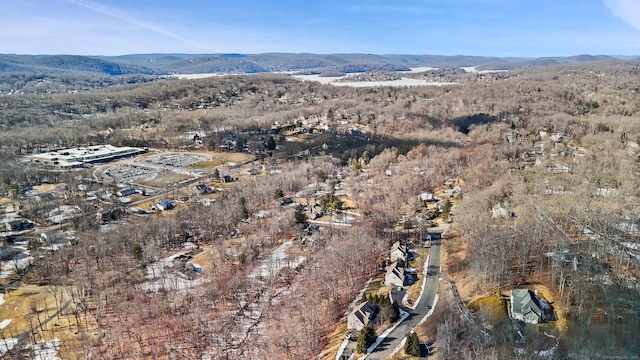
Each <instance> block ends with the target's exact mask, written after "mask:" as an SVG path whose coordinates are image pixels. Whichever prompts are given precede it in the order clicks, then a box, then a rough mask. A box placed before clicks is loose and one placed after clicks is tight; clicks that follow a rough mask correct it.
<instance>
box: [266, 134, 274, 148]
mask: <svg viewBox="0 0 640 360" xmlns="http://www.w3.org/2000/svg"><path fill="white" fill-rule="evenodd" d="M265 147H266V148H267V149H269V150H275V149H276V139H274V138H273V136H269V139H268V140H267V144H266V145H265Z"/></svg>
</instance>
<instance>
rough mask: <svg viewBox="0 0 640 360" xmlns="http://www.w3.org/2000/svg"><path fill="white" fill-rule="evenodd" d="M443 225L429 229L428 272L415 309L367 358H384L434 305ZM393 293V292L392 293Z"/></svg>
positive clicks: (410, 311) (380, 359)
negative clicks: (430, 238) (430, 237)
mask: <svg viewBox="0 0 640 360" xmlns="http://www.w3.org/2000/svg"><path fill="white" fill-rule="evenodd" d="M444 229H445V227H438V228H432V229H430V230H431V231H430V233H431V232H433V233H431V236H432V241H431V250H430V251H429V263H428V264H427V266H428V269H429V272H428V275H427V276H426V278H425V289H424V293H423V294H422V297H421V298H420V301H419V302H418V304H417V305H416V308H415V310H411V309H406V310H408V311H409V317H407V318H406V319H405V320H404V321H403V322H402V323H401V324H400V325H398V327H396V328H395V329H394V330H393V331H392V332H391V333H390V334H389V335H388V336H387V337H386V338H385V339H384V340H383V341H382V342H381V343H380V345H378V346H377V347H376V348H375V350H374V351H373V352H372V353H371V354H369V356H367V359H373V360H383V359H386V358H387V357H388V356H389V355H390V354H391V352H393V350H395V348H396V347H398V346H399V345H400V342H401V341H402V339H404V337H405V336H407V334H409V332H411V330H412V329H413V328H414V327H415V326H416V325H417V324H418V322H420V320H422V319H423V318H424V317H425V316H426V315H427V313H428V312H429V310H430V309H431V307H432V306H433V305H434V304H433V302H434V301H435V297H436V293H437V291H438V274H439V273H440V241H441V235H442V231H444ZM392 295H393V293H392Z"/></svg>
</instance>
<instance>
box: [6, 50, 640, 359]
mask: <svg viewBox="0 0 640 360" xmlns="http://www.w3.org/2000/svg"><path fill="white" fill-rule="evenodd" d="M489 60H491V59H487V61H489ZM596 60H602V59H596ZM65 61H66V60H65ZM167 61H178V60H176V59H173V58H172V59H167ZM180 61H182V60H180ZM189 61H191V60H189ZM198 61H204V60H198ZM196 62H197V61H196ZM139 65H140V64H139V63H138V65H136V66H139ZM91 66H98V65H91ZM99 66H102V65H99ZM102 69H103V70H104V71H105V72H107V73H109V71H111V70H114V69H112V68H108V69H106V68H104V67H102ZM105 69H106V70H105ZM109 69H111V70H109ZM107 70H108V71H107ZM115 70H117V71H119V72H121V73H125V72H126V70H127V69H126V68H117V69H115ZM115 70H114V71H115ZM264 70H267V71H270V70H272V69H264ZM261 71H262V70H261ZM639 71H640V65H639V64H638V63H637V62H633V61H620V60H610V61H594V62H584V63H572V64H565V65H557V66H552V67H542V68H537V67H533V68H528V69H520V70H510V71H509V72H507V73H466V72H462V71H461V70H459V69H440V70H431V71H428V72H424V73H418V74H413V75H411V76H415V77H417V78H421V79H431V80H433V79H439V78H441V79H442V81H446V82H449V83H452V84H450V85H445V86H417V87H386V86H380V87H338V86H332V85H322V84H320V83H316V82H303V81H299V80H296V79H295V78H292V77H290V76H287V75H276V74H255V75H233V76H221V77H212V78H206V79H196V80H175V79H157V78H142V79H144V81H145V82H143V83H134V84H126V85H122V82H124V81H123V80H120V79H123V78H118V79H119V80H117V81H116V80H114V78H112V77H104V78H101V79H102V80H101V81H104V86H102V85H100V86H97V85H95V83H94V85H91V86H87V87H86V88H84V89H83V90H82V91H79V92H64V91H56V92H35V93H34V92H29V91H23V92H22V93H15V92H13V93H11V94H9V92H11V91H4V92H3V93H1V94H0V130H1V131H0V152H1V154H0V155H1V156H2V163H3V166H2V167H0V198H2V199H3V201H2V202H1V203H0V204H1V205H2V206H5V207H8V206H9V205H10V206H12V208H16V209H21V214H20V215H21V216H24V217H28V218H30V219H32V221H34V222H35V223H36V225H38V227H42V228H45V227H47V228H48V227H50V226H52V224H51V223H47V220H46V218H47V216H46V214H48V213H47V211H50V210H51V209H53V208H60V207H61V206H63V205H65V206H77V207H78V208H79V209H80V210H78V215H77V216H76V217H75V218H74V219H73V220H72V221H69V222H68V223H67V224H64V226H66V227H65V229H67V230H70V231H73V232H74V241H73V242H72V243H73V244H72V245H71V246H66V247H63V248H61V249H59V250H56V251H48V252H47V253H46V256H44V255H43V256H41V257H36V256H34V260H33V262H32V263H31V265H30V266H29V267H28V268H26V269H24V270H20V271H17V272H15V274H13V275H12V276H11V277H9V279H8V280H7V279H3V280H6V281H4V283H3V285H4V286H5V289H7V291H9V289H11V287H16V288H18V287H24V286H27V285H29V286H30V285H33V286H36V285H38V286H48V287H50V289H54V290H50V291H53V293H56V294H58V292H59V293H60V294H62V293H64V294H65V295H64V296H65V297H63V295H60V298H61V299H67V298H69V299H71V301H70V302H69V304H70V305H67V306H66V307H64V313H65V314H67V315H68V316H69V318H71V319H72V320H69V324H67V325H65V326H69V328H70V329H72V330H71V331H70V333H71V334H73V335H69V334H67V335H65V336H62V335H60V334H61V333H62V331H61V330H59V331H60V333H58V334H57V335H56V336H57V337H58V338H61V339H62V343H63V346H62V350H60V351H61V352H62V353H64V358H74V357H77V358H122V359H128V358H131V359H133V358H146V357H149V358H151V357H153V358H162V359H170V358H171V359H193V358H203V359H204V358H216V359H217V358H246V359H274V358H282V359H301V358H306V359H311V358H315V357H316V356H318V355H319V354H322V355H323V356H325V357H331V356H334V358H335V352H333V353H330V351H334V350H327V348H326V346H327V344H328V343H329V340H330V335H331V334H332V333H333V332H334V331H335V330H336V327H337V326H338V325H337V324H339V321H340V319H341V318H343V315H344V313H345V312H347V311H349V304H350V303H351V302H352V301H353V300H354V298H355V297H356V296H357V294H358V293H359V292H360V290H361V289H362V288H363V286H364V285H365V283H366V282H367V280H368V279H370V278H371V277H373V276H376V275H378V274H379V273H380V268H381V267H382V266H383V265H385V264H384V261H385V260H384V259H385V257H386V255H385V254H386V253H387V251H388V249H389V246H390V245H391V244H392V243H393V242H395V241H397V240H402V241H406V240H408V239H411V240H412V241H413V240H416V238H418V237H420V236H422V235H421V234H426V228H428V227H429V226H431V225H432V224H433V223H432V218H431V219H430V218H429V216H428V211H429V210H430V208H429V206H427V205H424V204H423V203H421V201H419V200H418V199H419V198H418V196H419V195H420V194H422V193H425V192H429V193H436V192H443V191H444V190H446V189H453V187H454V185H456V184H460V188H459V189H458V190H456V192H455V194H452V195H451V196H450V197H447V199H448V200H449V202H448V203H447V209H446V211H444V213H445V214H444V215H443V210H444V209H442V208H440V209H437V212H438V219H439V220H438V221H442V222H445V221H447V220H449V221H450V222H451V228H450V229H449V231H448V232H447V233H445V235H446V236H445V238H444V239H443V242H442V246H443V249H444V251H443V252H444V254H445V255H446V258H444V259H443V270H444V271H445V273H444V274H443V277H444V278H446V279H450V280H451V281H452V282H453V283H454V284H455V285H456V286H457V288H458V289H459V296H460V297H461V298H460V300H461V301H462V302H464V303H465V304H467V303H468V302H469V301H470V300H471V299H473V298H474V297H479V296H486V295H491V294H495V293H499V292H501V291H510V290H511V289H513V288H518V287H523V286H527V285H528V286H540V287H541V288H542V287H544V288H545V289H548V291H549V294H551V295H553V298H554V304H553V305H554V307H555V309H556V312H557V314H558V317H559V318H561V319H562V324H561V325H558V326H557V329H554V331H556V330H557V332H555V333H554V334H555V336H557V338H558V346H557V348H556V349H555V352H554V353H553V355H552V356H553V357H557V358H586V357H585V356H586V355H585V354H590V356H591V354H600V355H602V356H605V354H606V356H633V355H635V354H638V353H639V352H640V343H639V342H638V339H637V336H636V334H637V332H638V330H640V316H639V315H640V314H639V313H638V309H639V306H638V305H639V304H640V293H639V291H640V288H639V287H638V279H639V276H640V274H639V273H638V270H639V266H640V252H639V249H640V245H639V244H640V241H639V237H640V231H639V230H638V227H639V226H640V225H639V223H640V207H639V206H640V198H639V196H640V193H638V189H639V188H640V182H639V180H638V179H639V176H638V175H639V173H640V166H639V164H640V162H639V160H640V158H639V156H640V145H639V144H640V98H639V97H638V91H640V90H639V89H640V76H638V75H639V73H638V72H639ZM48 76H52V75H46V76H43V77H42V81H41V82H46V81H47V77H48ZM55 76H56V77H57V79H58V81H62V82H64V81H65V80H64V79H65V75H55ZM69 76H70V77H72V76H76V75H69ZM78 76H79V75H78ZM132 76H133V75H132ZM147 80H148V81H149V82H146V81H147ZM10 81H14V82H15V83H20V81H23V83H22V84H23V86H26V85H24V84H26V83H29V84H31V85H29V86H36V85H34V84H37V83H38V82H29V81H28V80H26V79H21V78H19V77H18V78H11V80H10ZM70 81H71V80H70ZM41 82H40V83H41ZM111 82H115V83H111ZM195 135H197V137H196V136H195ZM96 144H111V145H115V146H135V147H140V148H148V150H150V151H152V152H153V151H156V150H157V151H175V152H193V153H199V154H207V155H208V156H211V159H212V160H211V161H210V163H209V164H208V165H211V164H214V160H216V159H221V160H220V162H219V163H215V164H214V165H212V166H215V174H216V175H215V176H214V175H213V172H211V175H208V177H206V182H207V183H208V184H209V185H210V186H212V187H213V188H214V191H215V192H216V194H215V198H213V200H212V202H210V203H207V202H202V201H200V202H198V201H196V200H201V198H200V197H198V196H194V195H192V194H186V193H180V189H178V184H179V182H178V180H173V179H172V180H171V181H169V182H168V183H169V185H166V186H165V188H164V189H160V190H164V191H165V192H166V194H167V196H171V195H170V194H171V187H173V188H174V190H173V192H174V195H173V197H172V198H171V199H172V200H174V202H175V203H176V204H178V206H177V207H176V209H173V210H171V211H170V212H162V213H160V212H159V211H155V213H153V211H148V213H145V214H139V213H138V214H132V212H131V209H132V206H130V205H127V204H126V203H123V204H124V205H123V204H120V203H118V202H116V201H115V200H112V199H111V200H104V201H103V200H100V194H102V192H101V191H102V190H104V189H108V190H109V191H110V192H113V193H115V192H116V191H118V190H120V191H122V190H123V189H124V188H118V187H117V185H118V184H116V181H115V180H113V182H112V183H109V182H108V181H101V182H98V181H97V179H99V176H98V175H96V174H97V173H96V171H94V170H95V169H96V168H97V166H96V168H93V167H89V168H85V169H80V170H69V171H61V170H51V169H46V168H43V167H39V166H37V165H36V164H31V163H29V162H28V161H25V160H24V156H26V155H30V154H34V153H38V152H44V151H48V150H55V149H63V148H70V147H78V146H88V145H96ZM238 153H240V154H242V155H244V156H245V157H243V158H242V159H245V160H244V162H243V163H240V161H236V160H235V158H233V160H231V157H232V156H238ZM143 159H144V158H143ZM230 163H232V164H230ZM203 166H204V165H203ZM194 167H197V166H196V165H193V166H191V167H187V169H186V170H185V169H183V168H181V169H180V171H185V172H186V171H190V170H193V168H194ZM227 174H228V175H229V176H230V177H231V178H233V177H236V179H229V181H228V182H227V181H220V180H219V179H220V178H221V175H227ZM203 179H205V177H203ZM222 179H224V177H222ZM449 179H461V180H455V183H454V182H447V180H449ZM233 180H236V181H233ZM202 181H203V182H204V181H205V180H202ZM52 183H53V184H58V185H57V186H58V188H59V189H60V194H62V195H60V196H57V197H56V196H53V200H47V199H46V197H45V196H44V195H42V194H40V195H39V197H38V199H37V200H36V199H35V198H34V197H33V196H29V195H28V190H26V189H30V188H31V187H34V186H40V185H43V184H52ZM445 183H447V185H446V186H445V188H444V189H443V184H445ZM82 186H84V187H82ZM83 188H84V190H82V189H83ZM98 188H100V190H98ZM185 188H186V187H185ZM218 188H219V189H218ZM91 189H94V190H95V195H96V197H97V198H98V199H97V200H95V199H92V200H90V201H91V202H90V204H91V206H89V205H88V204H89V202H88V201H89V200H86V199H87V198H89V196H90V195H89V194H88V192H89V191H90V190H91ZM145 196H146V195H145ZM284 198H287V199H289V200H291V203H292V205H289V202H288V201H283V199H284ZM316 200H317V201H316ZM94 204H95V205H94ZM205 204H208V205H205ZM140 206H142V205H140ZM45 208H46V210H47V211H45V210H43V209H45ZM317 209H321V211H320V210H317ZM431 209H433V207H431ZM119 210H122V213H125V212H127V214H128V215H126V216H124V215H122V216H120V215H118V214H119V213H118V211H119ZM125 210H126V211H125ZM7 211H8V210H7ZM314 211H319V212H321V213H322V216H323V217H319V219H320V220H321V221H323V222H332V221H333V222H337V220H335V219H336V218H340V217H341V216H342V217H352V218H353V221H351V219H350V220H349V221H343V222H345V223H348V226H346V225H341V226H328V225H325V224H323V223H320V225H318V226H316V227H313V226H311V227H310V226H308V225H309V224H308V223H307V220H309V219H311V218H312V217H313V215H314ZM96 212H98V213H100V214H101V216H100V218H98V217H97V216H96ZM107 213H108V214H109V216H107V215H105V214H107ZM301 214H303V215H304V216H302V215H301ZM443 216H444V217H443ZM112 218H113V219H112ZM327 219H328V220H327ZM105 225H109V226H106V227H105ZM5 240H6V241H5V242H6V243H7V244H10V243H13V242H15V241H18V242H20V241H26V243H27V245H28V246H27V247H28V248H29V249H30V250H31V251H32V253H31V255H35V254H39V253H38V251H42V250H38V249H39V248H40V245H43V244H41V243H42V242H43V241H45V240H42V237H41V236H40V235H39V234H22V235H20V236H18V238H13V237H11V238H9V237H7V238H6V239H5ZM185 243H189V246H190V244H192V243H193V244H196V246H197V247H198V249H199V251H200V250H202V251H201V252H198V253H195V254H191V253H188V252H186V250H185V249H186V248H185ZM190 254H191V255H190ZM187 256H193V258H188V259H187ZM277 256H284V257H283V258H282V259H281V258H278V259H280V260H278V263H279V266H278V267H277V268H267V270H264V267H263V264H264V262H265V261H266V260H265V259H270V258H273V257H276V258H277ZM284 259H286V260H284ZM189 261H190V263H189V264H191V263H193V264H195V265H197V266H201V270H200V269H198V273H197V274H194V272H193V271H191V272H187V271H182V270H180V271H177V270H176V269H178V268H180V269H182V268H183V266H186V265H185V264H186V263H187V262H189ZM6 263H10V262H9V260H8V261H6ZM193 264H191V265H193ZM14 267H16V268H18V266H17V265H15V266H14ZM169 269H172V270H169ZM169 271H174V272H176V271H177V272H181V273H182V274H183V275H179V276H177V278H179V280H175V279H174V280H171V281H173V282H171V284H169V285H168V284H167V283H165V284H164V285H162V286H155V285H153V283H152V281H151V280H150V279H151V278H153V276H157V275H158V274H156V273H155V272H158V273H159V274H164V273H165V272H166V273H168V272H169ZM150 274H151V275H150ZM184 274H186V275H184ZM172 279H173V278H172ZM440 283H441V284H440V285H439V286H440V287H439V290H438V291H439V293H440V292H441V291H443V293H442V294H441V300H440V305H439V306H440V308H439V310H438V311H439V312H438V313H437V316H436V317H434V318H433V319H432V320H430V321H432V322H427V323H426V325H425V326H428V327H429V328H430V329H431V330H427V331H426V334H427V335H425V336H428V337H429V338H427V339H424V340H423V341H424V342H430V343H431V344H433V346H434V347H435V349H437V351H436V352H435V355H434V356H436V357H438V358H442V359H463V358H487V359H506V358H513V356H514V354H515V353H514V343H515V341H516V339H515V337H516V336H517V334H515V333H514V331H513V327H512V326H511V324H508V323H506V322H502V323H498V324H489V323H490V321H487V319H486V317H483V316H482V315H483V314H482V311H477V312H474V314H475V316H476V317H477V318H478V319H479V321H480V322H483V323H484V325H485V326H486V327H487V328H490V330H491V332H490V335H487V334H485V333H483V332H482V331H480V330H476V328H475V327H470V326H468V324H467V323H466V322H465V321H467V320H465V319H464V318H463V316H462V315H461V314H460V311H459V309H458V308H457V307H456V306H454V305H451V304H455V303H456V299H454V298H449V297H448V296H449V295H447V294H448V293H446V292H445V291H446V290H443V289H448V286H449V285H446V286H445V285H444V284H448V282H445V281H441V282H440ZM16 291H17V290H16ZM61 302H62V301H61ZM447 304H449V305H447ZM56 305H58V297H56ZM443 306H444V310H441V309H442V308H443ZM38 307H39V305H35V306H32V308H33V310H32V311H33V313H34V314H37V313H38V312H37V308H38ZM45 308H46V306H45ZM485 315H486V314H485ZM33 316H36V317H32V319H36V318H37V319H39V317H37V315H33ZM438 320H441V322H440V323H436V321H438ZM60 324H62V321H60ZM46 328H47V327H46V324H40V325H39V326H38V324H37V321H35V320H33V322H32V324H31V329H30V331H29V332H25V334H31V336H26V337H23V338H21V341H22V343H23V344H28V343H37V341H38V339H44V338H46V336H45V335H42V333H45V332H46V331H45V330H43V329H46ZM38 329H39V330H38ZM47 331H48V330H47ZM50 331H51V333H52V334H55V331H57V330H50ZM34 334H40V335H37V336H36V335H34ZM525 335H526V336H527V338H529V334H525ZM3 336H4V337H5V338H9V337H11V338H13V337H17V334H8V333H3ZM523 346H524V347H526V348H527V349H529V350H535V349H539V347H537V346H538V345H536V344H534V343H531V342H529V343H527V344H525V345H523ZM20 349H26V350H20ZM28 349H29V347H28V346H26V345H24V347H20V346H16V347H14V348H13V349H12V350H11V351H9V352H6V354H9V355H7V356H18V355H17V354H19V353H20V351H29V350H28ZM531 354H532V353H528V355H527V353H526V352H525V353H524V355H522V356H523V358H524V357H525V356H533V355H531ZM534 357H535V356H534Z"/></svg>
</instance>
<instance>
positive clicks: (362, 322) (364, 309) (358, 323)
mask: <svg viewBox="0 0 640 360" xmlns="http://www.w3.org/2000/svg"><path fill="white" fill-rule="evenodd" d="M376 313H377V310H376V307H375V306H374V305H373V304H371V303H370V302H368V301H365V302H363V303H362V304H360V305H358V306H356V307H355V309H353V311H352V312H350V313H349V315H347V328H348V329H355V330H362V328H364V327H365V326H367V325H369V323H371V321H373V319H374V318H375V316H376Z"/></svg>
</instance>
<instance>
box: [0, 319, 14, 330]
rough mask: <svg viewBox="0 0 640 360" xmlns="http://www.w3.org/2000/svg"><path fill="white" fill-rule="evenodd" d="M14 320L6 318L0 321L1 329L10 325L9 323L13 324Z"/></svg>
mask: <svg viewBox="0 0 640 360" xmlns="http://www.w3.org/2000/svg"><path fill="white" fill-rule="evenodd" d="M12 321H13V319H4V320H2V321H0V330H2V329H4V328H6V327H7V326H9V324H11V322H12Z"/></svg>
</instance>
